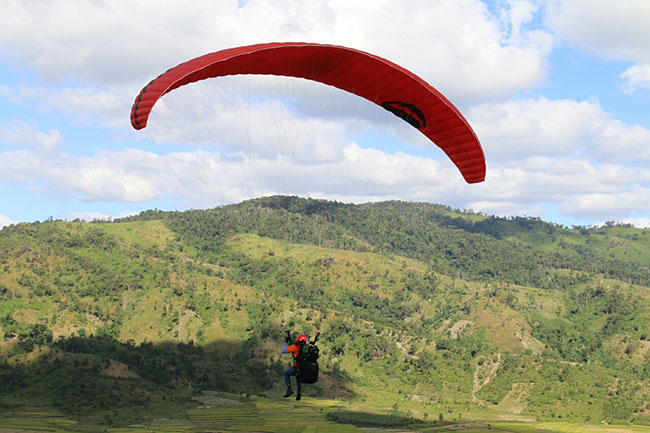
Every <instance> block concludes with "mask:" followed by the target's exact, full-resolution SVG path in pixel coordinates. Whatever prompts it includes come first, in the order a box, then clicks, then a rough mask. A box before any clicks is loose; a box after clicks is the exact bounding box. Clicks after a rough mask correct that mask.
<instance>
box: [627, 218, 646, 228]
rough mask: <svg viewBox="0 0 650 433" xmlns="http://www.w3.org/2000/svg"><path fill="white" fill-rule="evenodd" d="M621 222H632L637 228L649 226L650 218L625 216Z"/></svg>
mask: <svg viewBox="0 0 650 433" xmlns="http://www.w3.org/2000/svg"><path fill="white" fill-rule="evenodd" d="M621 222H623V223H626V224H632V225H633V226H634V227H637V228H646V229H647V228H650V218H625V219H623V220H622V221H621Z"/></svg>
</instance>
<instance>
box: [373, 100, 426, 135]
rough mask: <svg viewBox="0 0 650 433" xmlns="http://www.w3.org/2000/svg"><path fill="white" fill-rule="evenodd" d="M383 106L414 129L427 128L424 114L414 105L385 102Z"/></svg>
mask: <svg viewBox="0 0 650 433" xmlns="http://www.w3.org/2000/svg"><path fill="white" fill-rule="evenodd" d="M381 106H382V107H383V108H384V109H386V110H388V111H390V112H391V113H393V114H394V115H396V116H397V117H399V118H400V119H403V120H405V121H407V122H408V123H409V124H411V126H413V127H414V128H417V129H422V128H426V126H427V120H426V119H425V118H424V113H423V112H422V110H420V109H419V108H418V107H417V106H415V105H414V104H409V103H407V102H401V101H384V102H382V103H381Z"/></svg>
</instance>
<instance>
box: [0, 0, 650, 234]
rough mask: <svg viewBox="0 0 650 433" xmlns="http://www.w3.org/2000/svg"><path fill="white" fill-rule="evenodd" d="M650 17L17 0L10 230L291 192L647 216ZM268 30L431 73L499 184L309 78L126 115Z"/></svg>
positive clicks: (269, 35) (191, 94)
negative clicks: (178, 78) (139, 119)
mask: <svg viewBox="0 0 650 433" xmlns="http://www.w3.org/2000/svg"><path fill="white" fill-rule="evenodd" d="M648 22H650V3H649V2H639V1H636V0H621V1H617V2H612V1H610V0H564V1H563V0H496V1H480V0H439V1H436V2H431V1H427V0H412V1H409V2H404V1H401V0H372V1H359V2H349V1H343V0H323V1H298V0H295V1H294V0H286V1H283V2H277V1H273V0H249V1H244V2H242V1H236V0H218V1H208V0H205V1H196V2H193V3H192V4H191V6H190V7H188V6H187V3H186V2H171V1H169V2H162V1H140V2H136V3H134V2H129V1H117V2H115V1H111V2H108V1H82V0H77V1H63V0H49V1H18V0H10V1H5V2H2V3H0V226H4V225H7V224H11V223H18V222H28V221H36V220H45V219H47V218H49V217H52V218H55V219H67V220H71V219H75V218H82V219H93V218H114V217H119V216H123V215H129V214H133V213H137V212H140V211H142V210H146V209H151V208H158V209H164V210H173V209H180V210H182V209H188V208H210V207H214V206H218V205H223V204H228V203H234V202H238V201H241V200H244V199H248V198H253V197H257V196H261V195H268V194H296V195H301V196H311V197H319V198H326V199H331V200H339V201H344V202H355V203H361V202H367V201H379V200H387V199H400V200H413V201H428V202H435V203H443V204H446V205H450V206H453V207H457V208H462V209H473V210H475V211H479V212H483V213H486V214H496V215H526V216H535V217H540V218H542V219H544V220H547V221H552V222H556V223H559V224H565V225H568V226H571V225H591V224H599V223H602V222H605V221H612V220H613V221H625V222H631V223H633V224H635V225H637V226H639V227H650V115H649V114H650V29H649V28H648V26H647V23H648ZM268 41H308V42H320V43H332V44H338V45H344V46H348V47H353V48H357V49H361V50H364V51H368V52H371V53H374V54H377V55H379V56H382V57H385V58H387V59H389V60H391V61H393V62H395V63H397V64H400V65H402V66H404V67H406V68H408V69H410V70H411V71H413V72H414V73H416V74H417V75H419V76H421V77H422V78H424V79H425V80H427V81H428V82H429V83H430V84H431V85H433V86H434V87H436V88H437V89H438V90H440V91H441V92H442V93H443V94H444V95H445V96H447V97H448V98H449V99H450V100H451V101H452V102H453V103H454V104H455V105H457V106H458V107H459V109H460V110H461V111H462V112H463V114H464V115H465V117H466V118H467V119H468V120H469V122H470V124H471V125H472V127H473V129H474V130H475V132H476V133H477V135H478V137H479V139H480V140H481V143H482V146H483V149H484V152H485V155H486V160H487V166H488V172H487V178H486V181H485V182H483V183H481V184H475V185H468V184H466V183H464V181H463V180H462V177H461V176H460V175H459V173H458V171H457V170H456V168H455V167H454V166H453V164H451V162H450V161H449V160H448V159H447V158H446V157H445V155H444V154H442V152H440V151H439V149H437V148H435V147H434V148H431V147H429V146H428V144H427V142H426V140H423V138H422V137H421V136H420V135H419V134H418V133H417V131H415V130H414V129H412V128H410V126H409V125H407V124H405V123H404V122H401V121H399V119H397V118H393V117H392V116H391V115H390V114H388V113H387V112H385V111H384V110H382V109H380V108H377V107H374V106H373V105H372V104H369V103H367V101H364V100H359V99H358V98H356V97H352V96H350V95H347V94H345V93H344V92H340V91H338V90H335V89H331V88H327V87H325V86H322V85H315V84H312V83H305V82H300V80H282V79H276V78H268V77H234V78H233V79H223V80H214V81H216V82H211V83H209V82H204V83H200V84H198V85H196V86H187V87H188V89H184V90H183V91H181V89H179V90H178V91H174V92H172V93H170V94H169V95H167V96H165V98H163V100H161V101H160V102H159V103H158V104H157V105H156V107H155V109H154V112H153V114H152V118H151V122H150V124H149V125H148V127H147V128H146V129H145V130H144V131H139V132H138V131H135V130H133V129H132V128H131V126H130V124H129V114H130V108H131V104H132V102H133V99H134V97H135V95H137V93H138V91H139V90H140V88H141V87H142V86H143V85H145V84H146V83H147V82H148V81H149V80H150V79H152V78H153V77H155V76H157V75H158V74H159V73H161V72H162V71H164V70H166V69H168V68H169V67H171V66H174V65H176V64H178V63H181V62H183V61H185V60H188V59H190V58H192V57H195V56H198V55H201V54H204V53H207V52H212V51H218V50H221V49H225V48H230V47H235V46H240V45H247V44H253V43H259V42H268ZM189 87H191V88H189Z"/></svg>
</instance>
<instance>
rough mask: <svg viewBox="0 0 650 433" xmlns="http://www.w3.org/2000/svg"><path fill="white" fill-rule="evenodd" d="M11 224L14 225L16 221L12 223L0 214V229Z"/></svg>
mask: <svg viewBox="0 0 650 433" xmlns="http://www.w3.org/2000/svg"><path fill="white" fill-rule="evenodd" d="M11 224H16V221H13V220H12V219H10V218H8V217H6V216H4V215H2V214H0V229H1V228H2V227H6V226H8V225H11Z"/></svg>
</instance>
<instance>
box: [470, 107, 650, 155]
mask: <svg viewBox="0 0 650 433" xmlns="http://www.w3.org/2000/svg"><path fill="white" fill-rule="evenodd" d="M468 117H469V119H470V122H471V124H472V125H473V127H474V129H475V130H476V132H477V134H478V136H479V137H481V141H482V143H483V145H484V147H485V152H486V155H487V158H488V160H491V161H494V160H500V161H514V160H519V159H523V158H527V157H530V156H557V157H567V158H573V157H576V156H579V157H581V158H584V159H585V160H588V161H597V162H621V163H630V164H637V165H638V164H645V165H646V166H647V164H648V163H650V130H649V129H647V128H645V127H643V126H640V125H628V124H625V123H624V122H621V121H620V120H617V119H615V118H613V117H612V116H611V115H610V114H608V113H606V112H605V111H604V110H603V109H602V107H601V106H600V104H598V103H597V102H596V101H574V100H570V99H561V100H550V99H547V98H544V97H538V98H535V99H524V100H518V101H509V102H505V103H498V104H483V105H478V106H475V107H473V108H472V109H471V110H470V111H469V112H468Z"/></svg>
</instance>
